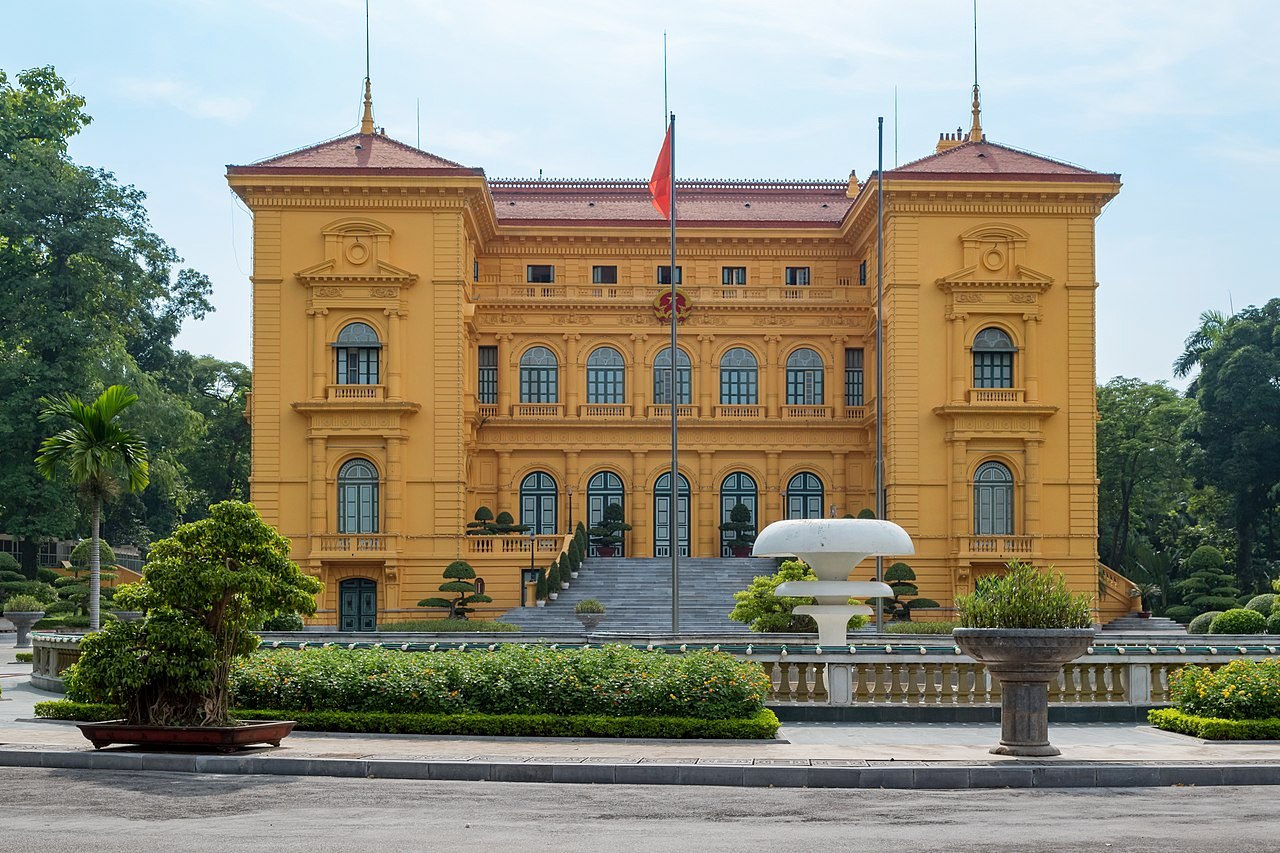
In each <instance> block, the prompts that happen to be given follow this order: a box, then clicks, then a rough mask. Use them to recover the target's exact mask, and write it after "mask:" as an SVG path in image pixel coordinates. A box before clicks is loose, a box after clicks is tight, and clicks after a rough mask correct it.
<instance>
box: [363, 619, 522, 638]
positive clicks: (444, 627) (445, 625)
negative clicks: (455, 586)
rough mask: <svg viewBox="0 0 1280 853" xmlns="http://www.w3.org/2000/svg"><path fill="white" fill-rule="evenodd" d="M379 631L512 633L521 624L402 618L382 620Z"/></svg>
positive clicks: (483, 620) (404, 632)
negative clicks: (390, 620) (391, 620)
mask: <svg viewBox="0 0 1280 853" xmlns="http://www.w3.org/2000/svg"><path fill="white" fill-rule="evenodd" d="M378 630H379V631H392V632H397V633H402V634H430V633H438V634H475V633H495V634H497V633H510V632H512V631H519V630H520V628H519V626H516V625H508V624H507V623H506V622H493V621H490V620H486V619H401V620H399V621H396V622H381V623H379V624H378Z"/></svg>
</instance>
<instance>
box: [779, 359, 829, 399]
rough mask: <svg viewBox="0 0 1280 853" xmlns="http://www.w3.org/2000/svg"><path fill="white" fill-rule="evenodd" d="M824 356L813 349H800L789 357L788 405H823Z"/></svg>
mask: <svg viewBox="0 0 1280 853" xmlns="http://www.w3.org/2000/svg"><path fill="white" fill-rule="evenodd" d="M823 372H824V371H823V365H822V356H820V355H818V354H817V353H816V352H814V351H813V350H811V349H798V350H796V351H795V352H793V353H791V355H789V356H787V405H788V406H821V405H822V404H823V394H822V377H823Z"/></svg>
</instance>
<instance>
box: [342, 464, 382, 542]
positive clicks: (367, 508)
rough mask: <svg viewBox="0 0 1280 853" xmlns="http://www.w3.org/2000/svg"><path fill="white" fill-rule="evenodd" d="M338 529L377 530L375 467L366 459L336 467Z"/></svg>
mask: <svg viewBox="0 0 1280 853" xmlns="http://www.w3.org/2000/svg"><path fill="white" fill-rule="evenodd" d="M338 532H339V533H377V532H378V469H377V468H375V467H373V463H372V462H370V461H369V460H368V459H351V460H349V461H347V462H345V463H344V464H343V466H342V467H341V468H339V469H338Z"/></svg>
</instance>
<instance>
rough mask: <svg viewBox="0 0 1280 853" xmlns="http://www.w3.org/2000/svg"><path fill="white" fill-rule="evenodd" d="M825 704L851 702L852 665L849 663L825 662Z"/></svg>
mask: <svg viewBox="0 0 1280 853" xmlns="http://www.w3.org/2000/svg"><path fill="white" fill-rule="evenodd" d="M827 704H829V705H852V704H853V667H852V666H851V665H850V664H847V663H829V664H827Z"/></svg>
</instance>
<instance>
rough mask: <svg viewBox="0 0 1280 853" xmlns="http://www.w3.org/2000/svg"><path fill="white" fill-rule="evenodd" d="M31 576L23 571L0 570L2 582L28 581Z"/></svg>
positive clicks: (0, 581) (0, 580)
mask: <svg viewBox="0 0 1280 853" xmlns="http://www.w3.org/2000/svg"><path fill="white" fill-rule="evenodd" d="M29 580H31V578H29V577H27V576H26V575H24V574H23V573H22V572H11V571H8V570H3V571H0V583H26V582H27V581H29Z"/></svg>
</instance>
